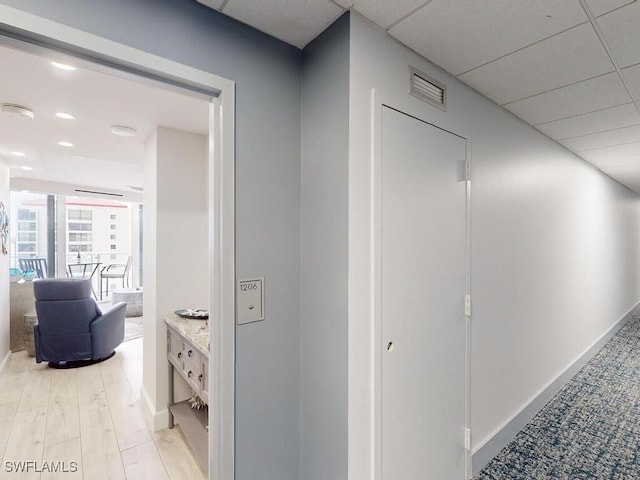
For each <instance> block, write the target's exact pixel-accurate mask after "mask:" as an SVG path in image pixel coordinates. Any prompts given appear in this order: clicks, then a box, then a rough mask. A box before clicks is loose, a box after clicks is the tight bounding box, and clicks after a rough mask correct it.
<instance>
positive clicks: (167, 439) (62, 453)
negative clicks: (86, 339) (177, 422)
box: [0, 339, 206, 480]
mask: <svg viewBox="0 0 640 480" xmlns="http://www.w3.org/2000/svg"><path fill="white" fill-rule="evenodd" d="M141 384H142V339H137V340H131V341H129V342H125V343H123V344H122V345H120V347H118V348H117V349H116V355H115V356H113V357H112V358H110V359H109V360H106V361H104V362H102V363H99V364H96V365H91V366H89V367H82V368H77V369H69V370H55V369H51V368H48V366H47V364H46V363H44V362H43V363H40V364H37V363H35V359H34V358H32V357H28V356H27V354H26V352H25V351H21V352H17V353H13V354H11V357H10V361H9V365H8V366H7V367H6V368H5V370H4V371H3V372H2V374H0V458H2V465H0V479H13V480H17V479H21V480H22V479H25V480H30V479H39V480H49V479H69V480H71V479H74V480H75V479H84V480H94V479H95V480H99V479H105V480H119V479H131V480H133V479H135V480H146V479H150V480H169V479H175V480H186V479H188V480H204V479H205V478H206V477H205V475H204V474H203V472H202V470H201V469H200V468H199V466H198V465H197V463H196V461H195V460H194V458H193V456H192V454H191V451H190V450H189V447H188V446H187V445H186V444H185V442H184V440H183V438H182V436H181V434H180V432H179V430H178V429H177V428H174V429H171V430H169V429H167V430H162V431H160V432H156V433H152V432H150V431H149V430H148V428H147V426H146V424H145V422H144V419H143V417H142V411H141V409H140V386H141ZM18 462H23V464H22V466H20V465H19V464H18ZM24 462H34V463H31V464H25V463H24ZM47 466H48V467H47ZM27 467H29V468H28V470H30V471H27ZM74 467H75V468H74ZM56 468H58V469H63V468H64V469H65V470H66V471H65V472H62V471H58V472H47V471H46V470H47V469H49V470H54V469H56ZM17 469H21V470H22V471H20V472H17V471H16V470H17ZM34 470H38V471H34ZM43 470H44V471H43ZM74 470H75V471H74Z"/></svg>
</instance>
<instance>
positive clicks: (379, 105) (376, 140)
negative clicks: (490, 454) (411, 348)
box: [370, 89, 471, 480]
mask: <svg viewBox="0 0 640 480" xmlns="http://www.w3.org/2000/svg"><path fill="white" fill-rule="evenodd" d="M370 100H371V125H370V127H371V137H370V138H371V158H370V161H371V166H370V167H371V178H370V182H371V183H370V191H371V197H370V202H371V204H370V208H371V212H372V214H371V219H370V232H371V237H370V238H371V284H370V289H371V290H370V294H371V297H370V299H371V313H372V322H373V336H372V341H373V345H372V353H373V359H372V360H373V369H372V370H373V392H372V393H373V412H372V414H373V418H372V423H373V428H372V433H373V439H372V440H373V441H372V447H373V466H372V467H373V478H374V479H375V480H383V478H382V356H383V354H382V352H383V338H382V175H381V173H382V133H383V132H382V127H383V126H382V112H383V108H385V107H387V108H391V109H393V110H395V111H397V112H399V113H401V114H404V115H407V116H409V117H411V118H414V119H416V120H418V121H420V122H424V123H426V124H428V125H431V126H433V127H435V128H438V129H440V130H443V131H445V132H448V133H450V134H452V135H455V136H456V137H459V138H462V139H464V140H465V143H466V159H465V160H466V165H467V167H466V168H467V179H466V181H465V242H464V244H465V252H464V255H465V291H466V295H469V296H470V295H471V180H470V164H471V163H470V162H471V156H470V140H469V138H467V137H465V136H463V135H460V134H458V133H456V132H452V131H451V130H449V129H446V128H443V127H440V126H438V125H436V124H434V123H433V122H429V121H427V120H425V119H423V118H420V117H419V116H417V115H415V114H413V113H409V112H406V111H404V109H402V108H398V107H394V106H393V103H392V102H387V101H385V100H386V99H385V98H383V97H382V96H381V95H380V94H379V93H377V92H376V89H372V90H371V97H370ZM460 301H461V302H464V301H465V299H464V298H461V299H460ZM465 320H466V321H465V324H466V328H465V341H464V343H465V378H464V382H465V387H464V390H465V399H464V402H465V422H464V423H465V428H466V431H467V432H468V438H463V441H464V442H465V443H466V445H464V447H465V479H470V478H471V438H470V435H471V434H470V428H471V316H470V315H465ZM461 435H463V437H466V434H465V433H464V432H461ZM460 480H462V479H460Z"/></svg>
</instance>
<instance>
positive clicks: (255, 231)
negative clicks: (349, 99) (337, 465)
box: [0, 0, 300, 480]
mask: <svg viewBox="0 0 640 480" xmlns="http://www.w3.org/2000/svg"><path fill="white" fill-rule="evenodd" d="M0 3H3V4H5V5H8V6H12V7H14V8H18V9H20V10H23V11H26V12H29V13H32V14H34V15H38V16H41V17H45V18H48V19H50V20H53V21H55V22H58V23H62V24H65V25H69V26H71V27H74V28H77V29H79V30H83V31H86V32H90V33H92V34H94V35H98V36H101V37H104V38H107V39H109V40H112V41H115V42H119V43H122V44H126V45H128V46H131V47H133V48H137V49H140V50H144V51H147V52H150V53H153V54H156V55H159V56H162V57H165V58H168V59H171V60H174V61H176V62H180V63H183V64H186V65H190V66H193V67H195V68H198V69H200V70H204V71H208V72H212V73H215V74H217V75H220V76H223V77H226V78H229V79H231V80H233V81H235V82H236V256H237V264H236V273H237V277H238V278H246V277H255V276H264V277H265V312H266V319H265V321H263V322H258V323H253V324H248V325H243V326H239V327H237V329H236V372H237V373H236V479H237V480H255V479H258V478H259V479H261V480H289V479H297V478H298V475H299V450H298V442H299V389H300V386H299V378H300V375H299V373H300V372H299V319H298V317H299V248H300V239H299V235H300V51H299V50H298V49H296V48H294V47H291V46H289V45H286V44H285V43H283V42H281V41H279V40H276V39H274V38H273V37H270V36H268V35H265V34H263V33H261V32H259V31H257V30H255V29H253V28H250V27H247V26H246V25H243V24H241V23H239V22H236V21H234V20H233V19H230V18H228V17H226V16H224V15H222V14H219V13H217V12H215V11H213V10H211V9H209V8H207V7H205V6H203V5H200V4H198V3H196V2H195V1H185V0H163V1H157V0H153V1H152V0H109V1H104V0H82V1H78V0H56V1H50V0H0ZM202 261H203V262H205V261H207V259H206V256H203V257H202Z"/></svg>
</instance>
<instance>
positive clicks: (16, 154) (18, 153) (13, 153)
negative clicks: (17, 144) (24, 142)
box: [11, 152, 24, 157]
mask: <svg viewBox="0 0 640 480" xmlns="http://www.w3.org/2000/svg"><path fill="white" fill-rule="evenodd" d="M11 155H14V156H16V157H24V152H11Z"/></svg>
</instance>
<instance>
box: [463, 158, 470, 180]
mask: <svg viewBox="0 0 640 480" xmlns="http://www.w3.org/2000/svg"><path fill="white" fill-rule="evenodd" d="M464 179H465V180H466V181H467V182H470V181H471V162H470V161H469V160H465V162H464Z"/></svg>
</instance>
